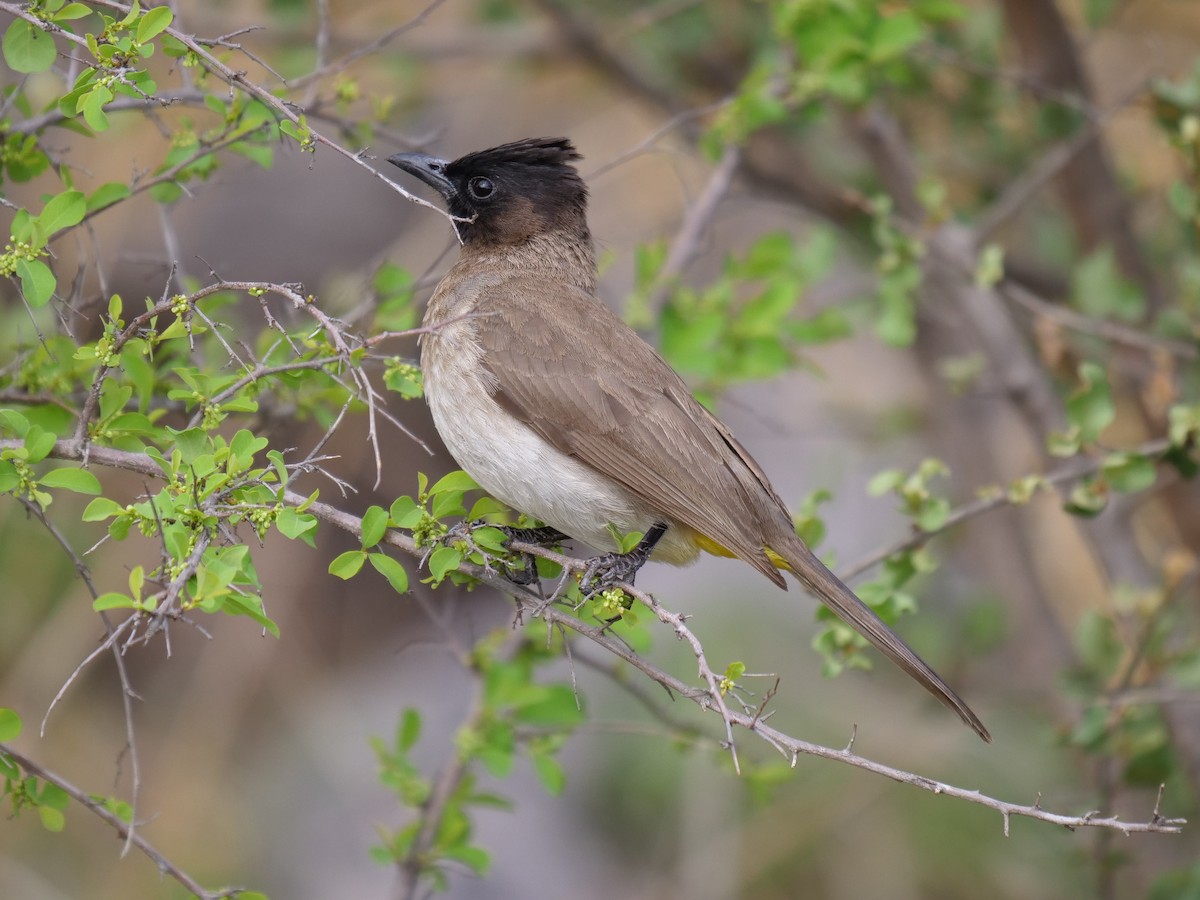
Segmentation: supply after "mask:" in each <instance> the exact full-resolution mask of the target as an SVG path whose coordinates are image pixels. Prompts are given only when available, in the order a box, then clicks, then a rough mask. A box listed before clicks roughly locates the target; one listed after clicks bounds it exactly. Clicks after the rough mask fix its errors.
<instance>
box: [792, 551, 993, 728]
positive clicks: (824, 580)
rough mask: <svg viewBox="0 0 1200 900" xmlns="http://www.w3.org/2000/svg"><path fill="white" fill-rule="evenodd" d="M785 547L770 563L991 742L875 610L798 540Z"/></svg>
mask: <svg viewBox="0 0 1200 900" xmlns="http://www.w3.org/2000/svg"><path fill="white" fill-rule="evenodd" d="M781 543H786V547H785V548H783V549H782V550H781V549H780V548H778V547H774V548H772V549H773V550H774V552H771V551H768V555H769V556H771V557H772V561H776V560H775V559H774V557H776V556H778V557H779V559H778V560H777V562H778V563H782V564H783V565H782V566H781V568H786V569H790V570H791V572H792V574H794V575H795V576H796V578H797V579H798V580H799V581H800V583H801V584H803V585H804V586H805V587H806V588H807V589H808V590H809V591H810V592H811V593H812V594H813V596H815V597H816V598H817V599H818V600H820V601H821V602H822V603H824V604H825V605H826V606H828V607H829V608H830V609H831V610H832V611H833V612H834V613H835V614H836V615H837V617H838V618H839V619H841V620H842V621H843V622H845V623H846V624H847V625H849V626H850V627H851V628H853V629H854V630H855V631H857V632H858V633H859V634H861V635H862V636H863V637H865V638H866V639H867V640H868V641H870V642H871V643H872V644H874V645H875V646H876V647H877V648H878V649H879V651H880V652H881V653H883V654H884V655H885V656H887V657H888V659H890V660H891V661H892V662H894V663H895V664H896V665H898V666H899V667H900V668H901V669H903V670H904V671H905V672H907V673H908V674H909V675H910V676H911V677H912V678H913V679H914V680H915V681H916V682H917V683H918V684H920V685H921V686H922V687H923V688H925V690H927V691H929V693H931V694H933V696H935V697H937V698H938V699H939V700H941V701H942V703H944V704H946V706H948V707H950V708H951V709H952V710H954V711H955V712H956V713H958V715H959V716H960V717H961V718H962V720H963V721H964V722H966V723H967V724H968V725H970V726H971V727H972V728H973V729H975V733H976V734H978V735H979V736H980V737H981V738H983V739H984V740H985V741H989V742H990V741H991V739H992V736H991V735H990V734H989V733H988V730H987V729H986V728H985V727H984V725H983V723H982V722H981V721H979V717H978V716H976V715H975V713H973V712H972V711H971V707H969V706H967V704H966V703H965V702H963V700H962V698H961V697H959V696H958V694H956V693H954V691H953V690H952V689H951V688H950V685H948V684H946V682H945V681H943V680H942V677H941V676H940V675H938V673H937V672H935V671H933V669H931V668H930V667H929V664H928V663H926V662H925V660H923V659H921V657H919V656H917V654H916V653H915V652H914V651H913V649H912V647H910V646H908V644H906V643H904V641H903V640H902V639H901V638H900V636H899V635H897V634H896V633H895V632H894V631H892V630H891V629H890V628H888V627H887V625H885V624H884V623H883V621H882V620H881V619H880V618H879V616H877V615H876V614H875V611H874V610H873V609H871V607H869V606H867V604H865V603H863V602H862V601H861V600H859V599H858V597H856V596H855V595H854V592H853V591H851V590H850V588H848V587H846V585H844V584H843V583H842V582H841V581H840V580H839V579H838V577H837V576H836V575H834V574H833V573H832V572H830V571H829V570H828V569H827V568H825V565H824V564H823V563H822V562H821V561H820V560H819V559H817V557H816V556H815V555H814V554H813V552H812V551H811V550H809V549H808V548H807V547H806V546H804V544H803V543H802V542H801V541H800V540H799V539H794V540H790V541H783V542H781Z"/></svg>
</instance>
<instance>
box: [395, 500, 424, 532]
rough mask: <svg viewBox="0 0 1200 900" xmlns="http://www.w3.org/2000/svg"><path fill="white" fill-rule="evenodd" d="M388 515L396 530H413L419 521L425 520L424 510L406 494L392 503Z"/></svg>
mask: <svg viewBox="0 0 1200 900" xmlns="http://www.w3.org/2000/svg"><path fill="white" fill-rule="evenodd" d="M388 514H389V516H390V517H391V520H392V522H393V523H394V524H395V525H396V527H397V528H413V527H415V526H416V525H417V523H418V522H420V521H421V519H423V518H425V510H424V509H423V508H422V507H421V506H419V505H418V504H417V501H416V500H414V499H413V498H412V497H409V496H408V495H407V494H406V495H405V496H403V497H397V498H396V499H395V500H394V501H393V502H392V508H391V510H390V511H389V513H388Z"/></svg>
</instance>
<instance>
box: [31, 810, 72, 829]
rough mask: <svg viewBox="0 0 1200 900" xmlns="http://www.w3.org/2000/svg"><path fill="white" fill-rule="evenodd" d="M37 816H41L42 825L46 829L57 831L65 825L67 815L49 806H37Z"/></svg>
mask: <svg viewBox="0 0 1200 900" xmlns="http://www.w3.org/2000/svg"><path fill="white" fill-rule="evenodd" d="M38 816H39V817H41V820H42V826H43V827H44V828H45V829H46V830H47V831H53V832H55V833H58V832H60V831H62V830H63V829H64V828H65V827H66V825H67V817H66V816H64V815H63V814H62V810H58V809H54V808H53V807H50V806H39V807H38Z"/></svg>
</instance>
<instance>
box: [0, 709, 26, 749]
mask: <svg viewBox="0 0 1200 900" xmlns="http://www.w3.org/2000/svg"><path fill="white" fill-rule="evenodd" d="M21 727H22V726H21V717H20V716H19V715H17V711H16V710H15V709H9V708H8V707H7V706H0V741H15V740H16V739H17V737H18V736H19V735H20V734H21Z"/></svg>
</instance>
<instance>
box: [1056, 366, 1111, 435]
mask: <svg viewBox="0 0 1200 900" xmlns="http://www.w3.org/2000/svg"><path fill="white" fill-rule="evenodd" d="M1079 380H1080V382H1081V385H1080V387H1079V388H1078V389H1077V390H1076V391H1075V392H1074V393H1072V394H1071V396H1069V397H1068V398H1067V401H1066V411H1067V421H1068V422H1070V424H1072V425H1074V426H1075V427H1076V428H1078V429H1079V433H1080V438H1081V439H1082V441H1083V442H1084V443H1089V442H1091V441H1094V440H1096V438H1097V437H1099V436H1100V432H1102V431H1103V430H1104V429H1105V428H1107V427H1108V426H1109V425H1110V424H1111V423H1112V421H1113V419H1114V418H1116V408H1115V407H1114V406H1113V399H1112V390H1111V389H1110V388H1109V386H1108V376H1107V375H1106V374H1105V372H1104V369H1102V368H1101V367H1100V366H1098V365H1096V364H1095V363H1091V362H1085V363H1081V364H1080V366H1079Z"/></svg>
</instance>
